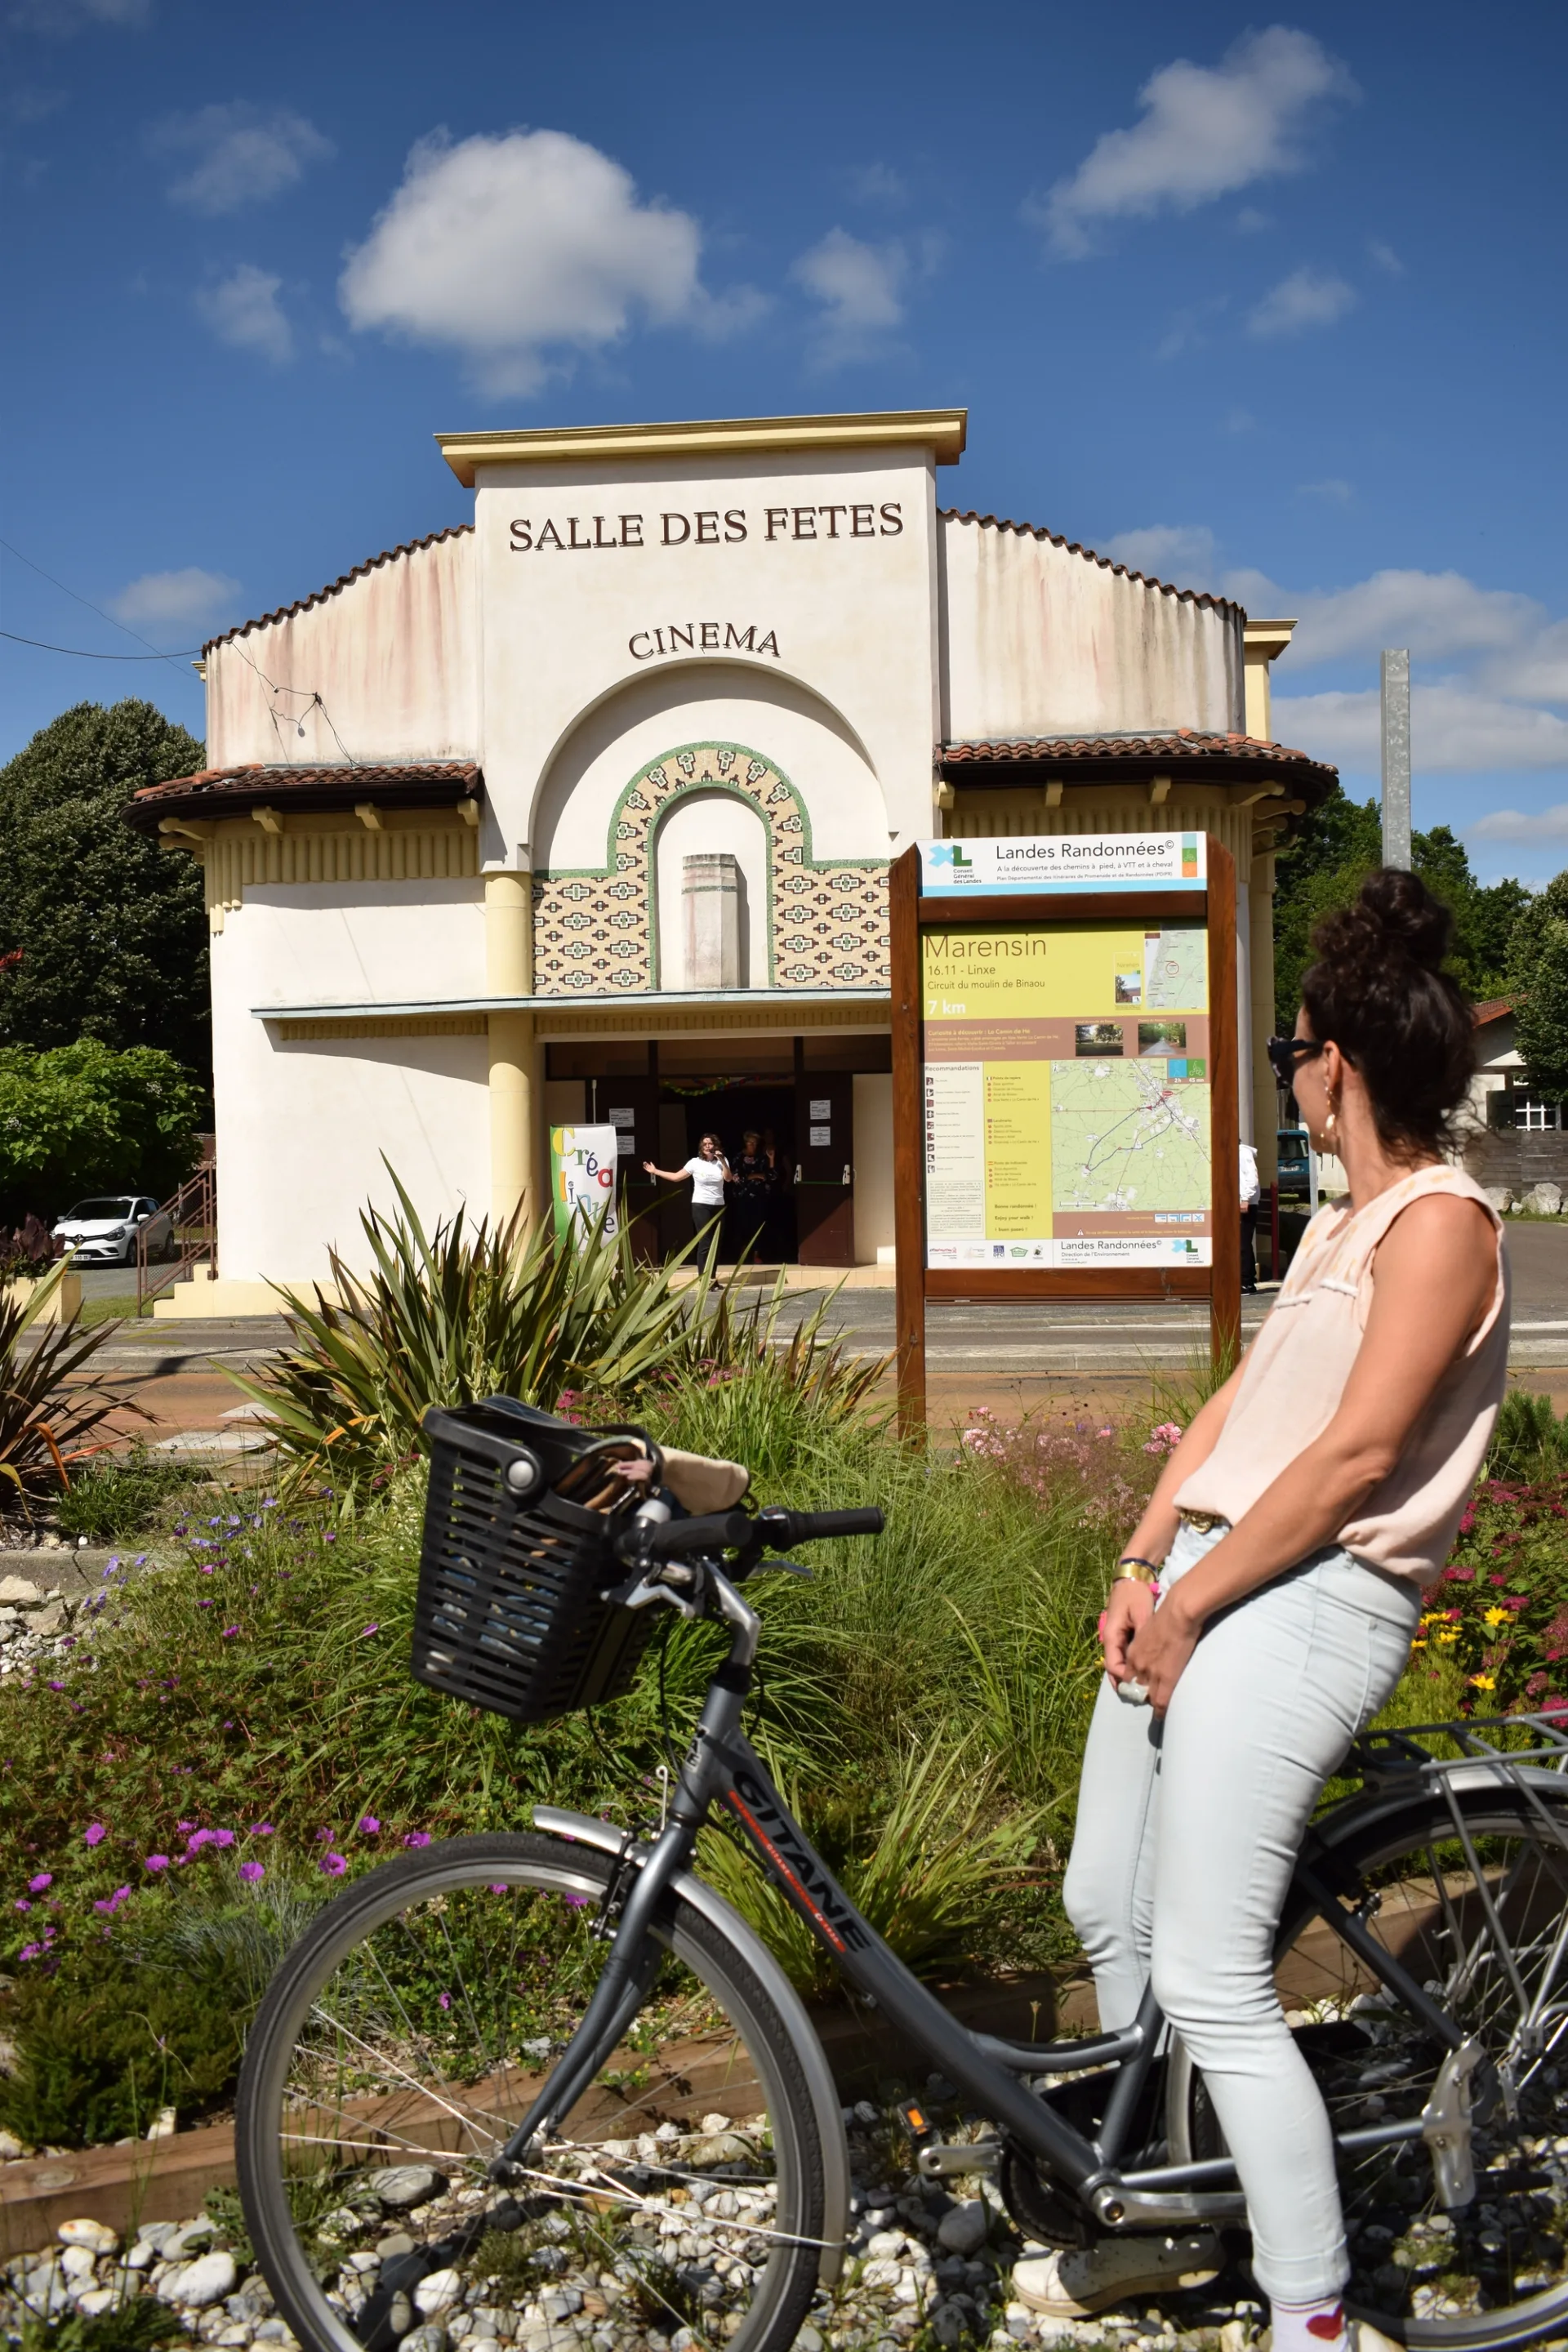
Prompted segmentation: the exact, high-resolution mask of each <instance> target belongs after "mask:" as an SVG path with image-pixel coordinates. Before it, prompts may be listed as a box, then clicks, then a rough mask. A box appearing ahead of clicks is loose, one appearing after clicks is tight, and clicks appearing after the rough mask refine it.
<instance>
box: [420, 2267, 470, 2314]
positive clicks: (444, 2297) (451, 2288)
mask: <svg viewBox="0 0 1568 2352" xmlns="http://www.w3.org/2000/svg"><path fill="white" fill-rule="evenodd" d="M463 2285H464V2280H463V2273H461V2271H451V2270H447V2271H432V2272H431V2273H430V2275H429V2277H428V2278H422V2279H421V2280H420V2282H419V2284H418V2285H417V2286H416V2288H415V2290H414V2300H415V2303H416V2305H417V2306H418V2308H419V2309H420V2310H421V2311H422V2312H423V2313H424V2314H425V2316H426V2319H429V2318H431V2317H433V2316H434V2315H435V2314H436V2313H437V2312H438V2311H445V2310H446V2308H447V2305H448V2304H453V2303H458V2302H460V2301H461V2299H462V2293H463Z"/></svg>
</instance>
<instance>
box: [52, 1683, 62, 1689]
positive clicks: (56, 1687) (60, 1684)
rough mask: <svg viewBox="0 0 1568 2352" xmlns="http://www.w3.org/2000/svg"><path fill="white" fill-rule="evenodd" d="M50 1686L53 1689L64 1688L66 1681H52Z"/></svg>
mask: <svg viewBox="0 0 1568 2352" xmlns="http://www.w3.org/2000/svg"><path fill="white" fill-rule="evenodd" d="M49 1688H50V1689H51V1690H64V1688H65V1685H64V1683H51V1684H50V1685H49Z"/></svg>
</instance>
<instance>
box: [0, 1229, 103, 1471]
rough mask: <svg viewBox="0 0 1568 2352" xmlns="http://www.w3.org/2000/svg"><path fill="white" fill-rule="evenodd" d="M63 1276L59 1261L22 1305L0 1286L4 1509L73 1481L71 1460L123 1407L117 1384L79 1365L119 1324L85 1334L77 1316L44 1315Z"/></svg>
mask: <svg viewBox="0 0 1568 2352" xmlns="http://www.w3.org/2000/svg"><path fill="white" fill-rule="evenodd" d="M64 1276H65V1261H64V1260H63V1259H61V1260H59V1261H58V1263H57V1265H56V1266H55V1268H54V1271H53V1272H52V1273H50V1274H47V1275H45V1276H43V1277H42V1278H41V1280H40V1281H39V1283H38V1285H37V1288H36V1289H35V1290H34V1291H33V1293H32V1295H31V1297H29V1298H28V1299H27V1300H26V1304H25V1305H24V1303H23V1302H22V1300H21V1299H20V1298H19V1297H18V1296H17V1295H16V1292H15V1291H9V1290H6V1289H4V1288H0V1510H3V1509H4V1508H5V1507H7V1506H12V1505H16V1504H20V1505H21V1507H22V1508H23V1509H24V1511H25V1510H26V1507H27V1506H28V1504H29V1503H30V1502H33V1501H36V1500H37V1499H38V1498H39V1497H40V1496H44V1495H47V1494H56V1493H58V1492H59V1490H60V1489H61V1488H62V1487H64V1486H68V1485H69V1483H70V1476H71V1470H72V1465H76V1464H79V1463H80V1462H81V1461H82V1460H83V1459H84V1458H85V1456H86V1454H88V1453H89V1451H90V1450H91V1449H90V1448H89V1446H88V1444H87V1441H88V1440H89V1438H90V1437H91V1436H92V1434H93V1433H94V1431H96V1430H97V1429H99V1428H100V1427H101V1425H102V1423H104V1422H105V1421H106V1420H107V1419H108V1417H109V1415H110V1413H111V1412H116V1411H117V1410H121V1409H122V1408H123V1405H124V1397H123V1394H122V1392H121V1390H119V1389H118V1388H116V1387H115V1386H114V1385H113V1384H112V1382H110V1381H108V1380H107V1379H106V1378H105V1377H104V1376H103V1375H102V1374H100V1373H96V1372H94V1373H88V1374H86V1375H85V1376H84V1374H83V1370H82V1368H83V1366H84V1365H85V1364H87V1363H88V1362H89V1360H90V1358H91V1357H92V1356H93V1355H94V1354H95V1353H96V1351H97V1350H98V1349H100V1347H101V1346H102V1345H103V1342H104V1341H105V1340H106V1339H109V1338H110V1337H111V1335H112V1334H113V1332H114V1330H115V1329H116V1328H117V1327H116V1326H115V1325H114V1324H112V1323H100V1324H99V1325H97V1326H96V1328H94V1329H92V1330H90V1331H84V1330H83V1329H82V1328H81V1325H80V1322H79V1318H77V1317H75V1316H73V1317H72V1318H70V1319H69V1320H68V1322H64V1323H44V1322H41V1321H40V1320H39V1318H40V1317H41V1316H42V1315H43V1313H44V1310H45V1308H46V1307H47V1306H48V1304H49V1302H50V1301H51V1299H52V1298H53V1297H54V1296H55V1293H56V1291H57V1290H58V1287H59V1285H60V1283H61V1281H62V1280H63V1278H64ZM35 1334H36V1335H37V1336H36V1337H35V1336H34V1335H35ZM29 1340H30V1341H31V1344H30V1345H29V1346H25V1345H24V1344H23V1343H24V1342H25V1341H29Z"/></svg>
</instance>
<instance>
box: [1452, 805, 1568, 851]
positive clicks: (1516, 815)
mask: <svg viewBox="0 0 1568 2352" xmlns="http://www.w3.org/2000/svg"><path fill="white" fill-rule="evenodd" d="M1465 831H1466V832H1467V834H1468V835H1469V836H1470V838H1471V839H1472V840H1480V841H1524V842H1536V841H1539V842H1547V841H1568V801H1556V802H1554V803H1553V804H1552V807H1551V808H1544V809H1537V810H1536V811H1534V813H1533V814H1526V812H1525V811H1524V810H1523V809H1493V810H1492V812H1491V814H1490V815H1489V816H1483V817H1481V818H1480V819H1479V821H1478V822H1477V823H1476V824H1468V825H1467V826H1466V827H1465Z"/></svg>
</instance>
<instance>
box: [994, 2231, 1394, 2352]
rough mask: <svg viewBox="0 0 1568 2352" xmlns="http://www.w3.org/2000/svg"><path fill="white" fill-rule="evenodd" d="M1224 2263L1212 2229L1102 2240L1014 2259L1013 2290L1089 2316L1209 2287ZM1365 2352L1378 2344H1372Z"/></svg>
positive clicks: (1029, 2300) (1055, 2309)
mask: <svg viewBox="0 0 1568 2352" xmlns="http://www.w3.org/2000/svg"><path fill="white" fill-rule="evenodd" d="M1224 2267H1225V2253H1224V2251H1223V2249H1222V2247H1221V2245H1220V2242H1219V2240H1218V2239H1217V2238H1216V2237H1215V2235H1214V2233H1213V2232H1212V2231H1208V2230H1197V2231H1192V2232H1191V2233H1190V2234H1188V2235H1187V2236H1185V2237H1181V2238H1101V2239H1100V2241H1099V2242H1098V2243H1097V2244H1095V2245H1092V2246H1084V2247H1072V2248H1069V2249H1068V2251H1067V2252H1058V2253H1052V2254H1036V2255H1033V2256H1032V2257H1030V2258H1029V2259H1028V2260H1027V2261H1025V2262H1021V2263H1014V2265H1013V2292H1014V2294H1016V2296H1017V2298H1018V2300H1019V2302H1020V2303H1026V2304H1027V2305H1028V2306H1029V2308H1030V2310H1031V2311H1043V2312H1045V2313H1046V2314H1047V2316H1049V2317H1050V2318H1052V2319H1087V2318H1088V2317H1089V2315H1090V2313H1091V2312H1096V2311H1104V2310H1106V2309H1107V2308H1108V2306H1109V2305H1111V2304H1113V2303H1123V2302H1125V2301H1126V2299H1127V2297H1128V2296H1129V2295H1133V2294H1161V2293H1169V2292H1170V2290H1171V2289H1172V2288H1175V2287H1187V2286H1206V2285H1207V2284H1208V2283H1209V2281H1210V2279H1212V2278H1217V2277H1218V2275H1219V2273H1220V2272H1221V2271H1222V2270H1223V2269H1224ZM1370 2333H1371V2331H1370V2330H1369V2331H1368V2334H1369V2335H1370ZM1363 2352H1378V2347H1377V2346H1376V2345H1375V2344H1373V2343H1368V2344H1366V2345H1365V2346H1364V2347H1363Z"/></svg>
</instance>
